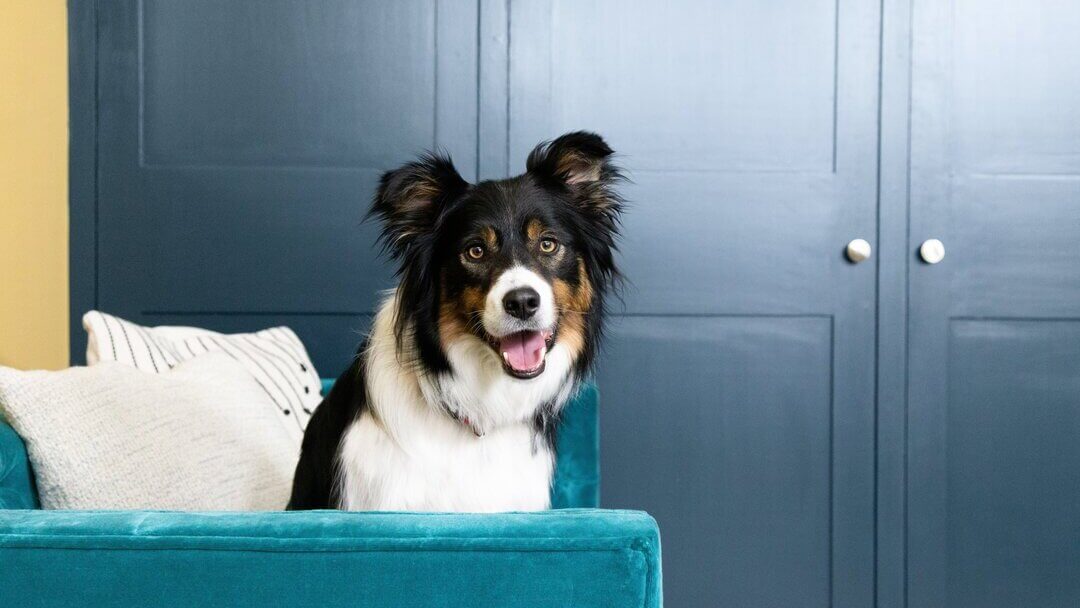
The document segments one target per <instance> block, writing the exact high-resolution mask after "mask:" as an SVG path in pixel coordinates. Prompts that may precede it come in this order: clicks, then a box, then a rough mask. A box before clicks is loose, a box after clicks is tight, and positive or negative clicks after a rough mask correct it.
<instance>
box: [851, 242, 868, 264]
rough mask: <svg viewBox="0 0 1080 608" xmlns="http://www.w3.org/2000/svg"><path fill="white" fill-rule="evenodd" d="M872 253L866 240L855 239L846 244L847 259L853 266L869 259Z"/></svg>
mask: <svg viewBox="0 0 1080 608" xmlns="http://www.w3.org/2000/svg"><path fill="white" fill-rule="evenodd" d="M872 251H873V250H872V249H871V248H870V243H867V242H866V239H855V240H854V241H851V242H850V243H848V244H847V257H848V259H849V260H851V261H852V263H854V264H858V263H859V262H861V261H863V260H865V259H867V258H869V257H870V253H871V252H872Z"/></svg>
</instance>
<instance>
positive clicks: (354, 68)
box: [72, 0, 477, 375]
mask: <svg viewBox="0 0 1080 608" xmlns="http://www.w3.org/2000/svg"><path fill="white" fill-rule="evenodd" d="M93 10H94V9H91V8H88V7H87V6H85V5H80V6H79V7H77V8H76V11H75V13H73V15H74V18H75V19H76V20H75V22H74V23H76V25H75V26H74V27H76V28H79V29H78V31H79V32H85V31H86V30H88V29H90V30H91V31H93V32H94V34H95V37H96V43H95V44H94V45H93V46H91V47H90V48H92V49H94V50H95V51H96V53H97V55H96V72H97V84H96V93H97V107H98V111H97V118H96V120H97V122H96V135H95V136H96V140H97V146H96V154H97V161H96V162H97V169H96V191H95V197H96V199H95V200H94V201H92V203H91V204H92V208H93V209H94V215H96V219H94V221H93V222H87V223H80V224H78V226H77V228H78V230H79V235H80V236H79V239H78V240H77V242H76V244H75V246H76V247H81V246H83V244H85V243H86V242H87V241H88V240H90V241H93V243H92V246H90V247H86V250H87V251H88V252H89V253H90V255H88V256H86V257H87V258H89V257H92V261H91V260H89V259H82V258H79V259H77V260H76V263H78V264H79V265H80V268H79V269H78V270H79V271H80V272H82V271H83V269H87V270H88V273H94V275H95V276H96V281H95V282H94V284H93V285H89V286H86V287H85V288H81V289H80V291H79V292H78V293H76V294H75V295H76V305H75V306H73V307H72V308H73V311H72V312H73V315H75V316H76V318H77V317H78V316H79V315H81V314H82V313H83V312H84V310H82V309H83V308H86V307H89V306H96V307H99V308H102V309H104V310H106V311H109V312H111V313H114V314H119V315H121V316H124V317H127V318H129V319H132V320H133V321H136V322H139V323H145V324H195V325H200V326H207V327H212V328H215V329H219V330H223V331H240V330H250V329H253V328H257V327H265V326H267V325H272V324H279V323H287V324H289V325H291V326H293V327H294V328H295V329H296V330H297V331H298V332H299V334H300V336H301V337H302V338H303V339H304V342H305V344H307V345H308V346H309V347H310V348H311V350H312V355H313V357H314V360H315V363H316V365H317V366H318V368H319V370H320V371H321V372H324V373H325V374H327V375H333V374H336V373H337V372H338V371H339V370H340V369H341V368H343V367H344V366H345V365H346V364H347V362H348V360H349V358H350V356H351V354H352V353H353V352H354V351H355V348H356V344H357V343H358V342H359V339H360V336H359V335H358V333H357V331H358V330H363V329H364V328H365V327H366V325H367V320H368V318H369V316H370V313H371V311H372V309H373V308H374V307H375V305H376V302H377V298H378V297H379V295H378V294H379V291H380V290H381V289H385V288H387V287H389V286H390V285H391V280H390V274H391V273H390V272H389V270H388V268H386V266H385V265H384V264H382V263H380V262H379V261H378V256H377V249H376V248H375V247H373V244H374V240H375V229H376V228H375V226H374V225H373V224H363V225H362V224H361V219H362V218H363V215H364V213H365V212H366V210H367V207H368V205H369V202H370V200H371V196H372V194H373V192H374V190H375V187H376V184H377V182H378V176H379V174H380V172H382V171H384V170H386V169H389V168H392V167H394V166H397V165H399V164H401V163H403V162H405V161H406V160H408V159H410V158H412V157H413V156H414V155H415V154H416V153H417V152H419V151H422V150H424V149H434V148H443V149H446V150H447V151H449V152H450V153H451V154H453V157H454V160H455V162H456V163H457V166H458V167H459V168H460V169H461V170H462V172H463V174H464V175H466V176H468V177H470V178H471V177H474V176H475V173H476V149H477V146H476V132H477V97H476V90H477V36H476V31H477V30H476V28H477V6H476V5H475V4H466V3H460V2H447V1H444V0H402V1H395V2H378V1H359V0H328V1H321V2H290V1H288V0H272V1H268V0H234V1H230V2H221V1H219V0H189V1H184V2H166V1H158V0H142V1H140V2H136V1H134V0H130V1H123V2H102V3H98V4H97V8H96V11H97V14H96V15H93V14H90V15H87V13H88V12H90V13H92V11H93ZM94 23H96V26H94V25H92V24H94ZM91 28H96V29H91ZM89 69H90V70H91V72H90V73H93V71H92V70H94V69H95V68H94V67H93V66H90V67H89ZM87 206H89V205H87ZM92 219H93V218H92ZM90 226H93V227H92V228H91V227H90ZM88 292H92V297H90V295H88ZM75 326H76V327H77V323H76V324H75ZM81 335H82V332H81V331H78V332H76V333H74V334H73V337H74V338H75V341H76V342H75V344H76V345H75V348H73V352H74V353H77V354H78V353H81V351H82V348H83V345H84V344H85V342H84V341H82V340H80V338H81ZM79 356H81V354H80V355H79Z"/></svg>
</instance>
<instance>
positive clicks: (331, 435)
mask: <svg viewBox="0 0 1080 608" xmlns="http://www.w3.org/2000/svg"><path fill="white" fill-rule="evenodd" d="M366 346H367V342H366V341H365V342H364V344H362V345H361V346H360V350H359V351H358V352H357V354H356V357H355V358H354V359H353V362H352V365H350V366H349V368H348V369H346V370H345V372H344V373H342V374H341V376H339V377H338V379H337V381H336V382H334V387H333V388H332V389H330V394H329V395H327V396H326V398H324V399H323V402H322V403H321V404H319V407H318V408H317V409H316V410H315V413H314V414H313V415H312V416H311V419H310V420H309V421H308V425H307V430H306V431H305V432H304V441H303V443H302V444H301V448H300V450H301V451H300V462H298V463H297V464H296V474H295V475H294V476H293V488H292V496H290V497H289V505H288V506H287V507H286V508H287V509H288V510H290V511H300V510H306V509H335V508H337V505H338V498H339V497H338V489H337V487H336V486H335V483H334V481H335V479H336V478H337V459H336V456H337V450H338V445H339V444H340V443H341V437H342V435H343V434H344V433H345V429H347V428H348V427H349V424H350V423H351V422H352V421H353V420H356V419H357V418H358V417H359V416H360V414H361V413H362V412H363V411H364V409H365V407H366V403H367V399H366V398H365V397H366V395H365V393H366V390H365V388H364V379H363V376H364V358H363V356H362V353H363V352H364V349H365V347H366Z"/></svg>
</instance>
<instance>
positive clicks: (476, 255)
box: [465, 245, 487, 260]
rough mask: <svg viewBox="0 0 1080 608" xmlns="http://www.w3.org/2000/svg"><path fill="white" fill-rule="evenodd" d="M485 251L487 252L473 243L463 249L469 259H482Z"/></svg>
mask: <svg viewBox="0 0 1080 608" xmlns="http://www.w3.org/2000/svg"><path fill="white" fill-rule="evenodd" d="M485 253H487V252H486V251H484V248H483V247H481V246H480V245H473V246H472V247H469V248H468V249H466V250H465V255H467V256H469V259H472V260H480V259H483V257H484V254H485Z"/></svg>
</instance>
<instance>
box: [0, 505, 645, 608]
mask: <svg viewBox="0 0 1080 608" xmlns="http://www.w3.org/2000/svg"><path fill="white" fill-rule="evenodd" d="M0 564H3V567H2V568H0V590H2V593H3V595H4V596H5V598H6V599H7V600H8V602H6V604H9V605H12V606H17V605H31V604H32V605H42V606H45V605H76V604H77V605H93V606H122V605H123V606H131V605H139V606H209V605H228V606H260V607H263V606H283V605H312V606H315V605H317V606H319V607H320V608H331V607H334V606H352V607H357V606H530V607H532V606H575V607H577V608H588V607H592V606H620V607H638V606H642V607H646V608H658V607H659V606H660V605H661V572H660V537H659V532H658V530H657V527H656V522H655V521H654V520H653V519H652V518H651V517H650V516H649V515H647V514H645V513H641V512H635V511H609V510H595V509H567V510H559V511H546V512H539V513H507V514H492V515H476V514H425V513H346V512H339V511H306V512H303V511H302V512H288V513H171V512H156V511H154V512H148V511H111V512H110V511H0Z"/></svg>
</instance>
